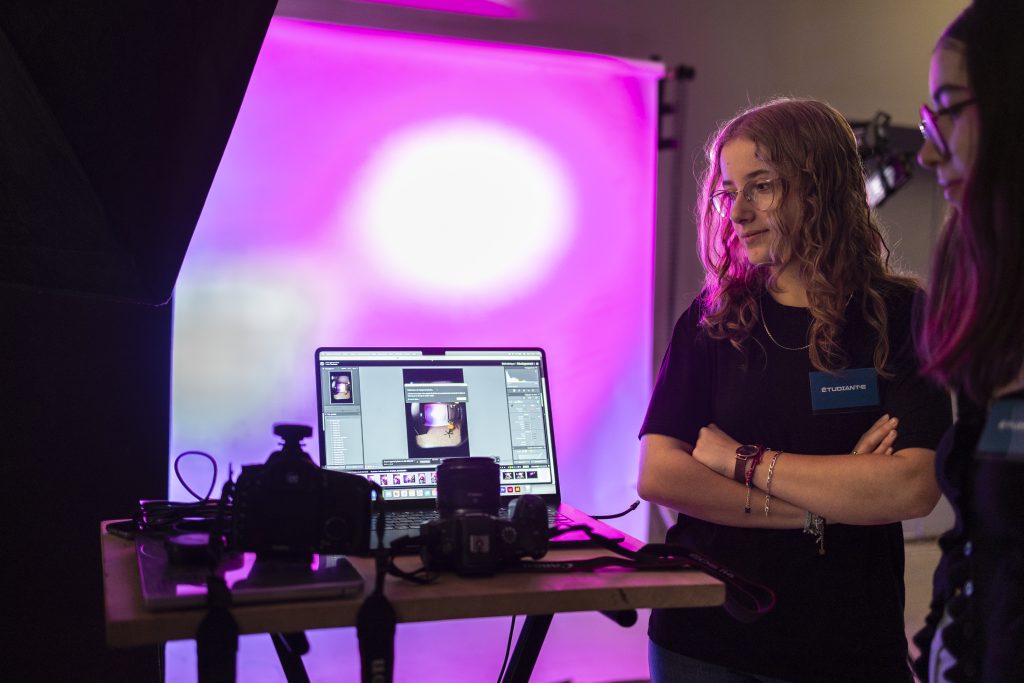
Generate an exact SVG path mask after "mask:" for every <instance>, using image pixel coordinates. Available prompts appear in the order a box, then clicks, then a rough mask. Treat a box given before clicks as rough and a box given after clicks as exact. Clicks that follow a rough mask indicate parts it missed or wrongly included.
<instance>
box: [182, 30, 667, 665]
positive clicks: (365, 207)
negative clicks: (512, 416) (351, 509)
mask: <svg viewBox="0 0 1024 683" xmlns="http://www.w3.org/2000/svg"><path fill="white" fill-rule="evenodd" d="M660 74H661V70H660V68H657V67H655V66H653V65H650V64H642V63H633V62H629V61H625V60H620V59H614V58H610V57H601V56H595V55H583V54H568V53H562V52H557V51H553V50H543V49H532V48H530V49H527V48H515V47H504V46H496V45H491V44H477V43H472V42H468V41H461V40H444V39H436V38H429V39H428V38H423V37H413V36H407V35H399V34H394V33H386V32H377V31H371V30H357V29H350V28H343V27H338V26H330V25H321V24H313V23H304V22H299V21H293V20H286V19H275V20H274V21H273V22H272V24H271V27H270V31H269V33H268V35H267V38H266V41H265V43H264V46H263V50H262V52H261V54H260V58H259V61H258V63H257V65H256V68H255V71H254V73H253V76H252V79H251V82H250V85H249V89H248V91H247V94H246V98H245V102H244V103H243V105H242V108H241V111H240V114H239V117H238V121H237V123H236V125H235V128H234V130H233V132H232V136H231V140H230V143H229V144H228V147H227V150H226V151H225V154H224V158H223V160H222V162H221V165H220V168H219V169H218V172H217V176H216V179H215V180H214V183H213V186H212V188H211V191H210V194H209V197H208V199H207V202H206V206H205V208H204V211H203V215H202V217H201V219H200V221H199V224H198V226H197V228H196V231H195V237H194V239H193V241H192V244H191V245H190V247H189V252H188V255H187V257H186V260H185V263H184V265H183V268H182V272H181V274H180V277H179V279H178V285H177V289H176V292H175V327H174V334H175V337H174V375H173V398H172V404H173V405H172V410H173V415H172V435H171V448H172V453H175V454H176V453H178V452H181V451H184V450H190V449H200V450H204V451H207V452H210V453H211V454H213V455H214V456H215V457H216V458H217V460H218V462H219V465H220V481H219V482H218V488H217V491H219V484H221V483H223V480H224V478H225V477H226V475H227V471H228V464H229V463H230V464H231V465H232V466H233V469H234V473H235V474H236V475H237V473H238V471H239V467H240V466H241V465H243V464H250V463H257V462H263V461H264V460H265V459H266V457H267V456H268V455H269V453H270V452H271V451H272V450H275V449H276V447H277V444H276V439H275V438H274V437H273V435H272V433H271V425H272V424H273V423H275V422H283V421H295V422H301V423H306V424H310V425H312V424H315V420H316V406H315V402H316V390H315V384H314V372H313V351H314V349H315V348H316V347H318V346H346V345H350V346H376V345H380V346H385V345H387V346H437V347H443V346H512V345H519V346H540V347H543V348H544V349H545V350H546V351H547V353H548V360H549V364H550V376H551V382H552V395H553V398H552V402H553V414H554V419H555V434H556V435H557V438H556V440H557V449H558V457H559V465H560V470H561V473H562V480H563V484H564V490H565V497H566V499H567V500H568V501H569V502H570V503H573V504H575V505H577V506H578V507H580V508H582V509H585V510H588V511H591V512H594V513H601V512H612V511H617V510H620V509H623V508H625V507H626V506H627V505H628V504H629V503H630V502H631V501H632V500H634V498H635V497H636V492H635V473H636V471H637V452H638V445H637V440H636V432H637V430H638V428H639V425H640V423H641V421H642V419H643V414H644V410H645V407H646V405H647V400H648V397H649V392H650V373H651V359H650V349H651V306H652V291H651V283H652V279H653V278H652V263H653V236H654V169H655V162H656V158H655V155H656V121H657V111H656V109H657V101H656V100H657V97H656V79H657V78H658V77H659V76H660ZM417 188H420V189H422V188H429V189H428V190H427V191H420V190H417ZM608 416H614V419H609V417H608ZM431 419H433V416H431ZM445 419H447V416H445ZM306 446H307V448H306V450H307V451H309V452H311V453H312V454H313V456H314V458H315V457H316V448H317V445H316V443H315V441H313V440H311V441H310V442H309V443H307V444H306ZM203 464H204V463H202V462H200V461H199V459H191V460H187V461H183V462H182V467H181V469H182V472H183V475H184V476H185V477H186V478H187V480H188V481H189V482H190V484H191V485H192V488H194V489H202V488H203V487H204V486H205V485H206V482H207V481H208V478H209V468H208V466H207V467H203ZM171 481H172V484H171V492H170V495H171V497H172V498H173V499H176V500H187V499H188V498H189V497H188V495H187V494H186V493H185V491H184V489H183V488H182V487H181V486H180V484H178V482H177V481H176V480H175V477H174V475H173V473H172V475H171ZM621 522H622V523H621V524H620V527H621V528H623V529H624V530H626V531H628V532H629V533H632V534H634V535H637V536H643V535H644V534H645V527H646V517H645V516H644V514H643V513H642V509H641V511H639V512H635V513H633V514H632V515H630V516H629V517H626V518H624V519H623V520H621ZM443 628H452V629H454V628H456V626H455V625H454V623H453V625H451V626H441V625H431V632H432V633H433V632H434V630H436V629H443ZM506 630H507V627H506ZM339 637H342V636H339ZM344 637H345V638H347V637H349V636H344ZM168 653H169V654H168V661H169V664H172V663H173V660H174V657H180V650H173V652H172V649H169V650H168ZM174 653H179V654H174ZM271 656H272V651H271ZM498 656H500V654H499V655H498ZM268 666H269V667H270V668H274V667H275V666H276V665H274V664H273V663H272V662H271V664H269V665H268ZM353 666H354V665H353ZM403 666H405V667H406V668H405V669H404V670H405V671H409V672H410V674H412V673H413V672H415V674H414V676H413V678H410V679H409V680H418V681H431V680H448V677H449V676H450V674H451V671H450V670H444V668H443V667H435V669H436V670H435V671H434V673H436V674H437V676H438V677H437V678H430V676H426V677H424V673H423V671H422V670H420V669H419V668H418V667H415V666H413V665H411V664H409V663H408V660H407V663H406V664H402V662H401V657H400V662H399V668H400V670H402V667H403ZM169 668H170V667H169ZM188 668H189V667H187V666H186V667H185V670H186V671H187V670H188ZM486 668H487V675H488V676H490V675H491V674H493V672H491V671H490V668H492V667H491V664H490V662H488V663H487V664H486ZM353 671H355V669H354V668H353ZM478 673H480V672H478ZM171 678H173V677H171ZM471 678H472V676H471ZM185 679H186V680H187V675H186V678H185ZM474 680H475V678H474Z"/></svg>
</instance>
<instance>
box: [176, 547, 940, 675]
mask: <svg viewBox="0 0 1024 683" xmlns="http://www.w3.org/2000/svg"><path fill="white" fill-rule="evenodd" d="M906 552H907V581H906V583H907V609H906V624H907V633H908V635H910V634H913V633H914V632H916V631H917V629H918V628H920V624H922V623H923V621H924V616H925V614H926V612H927V607H928V600H929V598H930V595H931V575H932V571H933V569H934V567H935V563H936V562H937V561H938V558H939V551H938V546H937V545H936V544H935V542H934V540H926V541H914V542H909V543H908V544H907V551H906ZM510 623H511V619H510V618H495V619H475V620H464V621H447V622H435V623H431V624H401V625H399V627H398V633H397V635H396V638H395V650H396V653H397V657H396V661H395V681H396V683H413V682H415V683H435V682H436V683H441V682H444V683H450V682H451V681H473V682H475V681H496V680H497V679H498V673H499V671H500V670H501V663H502V659H503V657H504V654H505V645H506V643H507V641H508V632H509V625H510ZM646 624H647V614H646V613H641V615H640V620H639V622H638V623H637V624H636V625H635V626H633V627H631V628H622V627H620V626H618V625H616V624H614V623H612V622H611V621H610V620H608V619H606V618H605V617H603V616H601V615H600V614H592V613H573V614H559V615H557V616H556V617H555V619H554V620H553V622H552V624H551V630H550V631H549V632H548V637H547V639H546V641H545V643H544V648H543V650H542V651H541V654H540V659H539V660H538V661H537V666H536V668H535V669H534V675H533V678H532V680H533V681H535V682H536V683H625V682H627V681H646V680H647V659H646V657H647V636H646ZM521 626H522V618H520V619H518V620H517V621H516V627H515V628H516V631H517V632H518V630H519V628H520V627H521ZM308 636H309V640H310V645H311V652H310V653H309V654H308V655H306V656H305V657H304V658H303V660H304V661H305V664H306V669H307V671H308V672H309V676H310V680H311V681H313V682H314V683H315V682H316V681H327V680H332V681H334V680H358V677H359V651H358V645H357V643H356V638H355V630H354V629H331V630H323V631H311V632H309V634H308ZM195 671H196V669H195V643H194V642H192V641H187V642H186V641H183V642H176V643H170V644H169V645H168V649H167V681H168V682H171V683H191V682H192V681H195V680H196V673H195ZM238 680H239V681H242V682H245V683H264V682H266V683H279V682H281V683H283V682H284V680H285V679H284V676H283V674H282V673H281V667H280V665H279V663H278V661H277V657H276V655H275V653H274V649H273V647H272V646H271V644H270V639H269V638H268V637H267V636H265V635H260V636H245V637H243V638H242V639H241V643H240V648H239V655H238Z"/></svg>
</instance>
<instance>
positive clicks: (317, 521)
mask: <svg viewBox="0 0 1024 683" xmlns="http://www.w3.org/2000/svg"><path fill="white" fill-rule="evenodd" d="M274 433H275V434H277V435H278V436H280V437H281V438H282V439H284V444H283V445H282V447H281V450H280V451H276V452H274V453H272V454H271V455H270V457H269V458H268V459H267V462H266V463H265V464H263V465H246V466H244V467H242V472H241V474H239V476H238V481H237V482H235V487H234V494H233V504H232V515H231V520H232V524H231V527H232V528H231V545H232V547H234V548H236V549H238V550H246V551H252V552H256V553H257V554H260V555H307V554H310V553H326V554H331V555H359V554H364V555H365V554H368V553H369V552H370V518H371V504H372V490H373V486H372V484H370V482H368V481H367V480H366V479H364V478H362V477H360V476H357V475H354V474H348V473H345V472H334V471H331V470H325V469H321V468H320V467H318V466H317V465H315V464H314V463H313V460H312V459H311V458H310V457H309V455H308V454H307V453H306V452H305V451H303V450H302V445H301V441H302V439H304V438H307V437H309V436H311V435H312V433H313V430H312V428H310V427H308V426H306V425H290V424H279V425H275V426H274Z"/></svg>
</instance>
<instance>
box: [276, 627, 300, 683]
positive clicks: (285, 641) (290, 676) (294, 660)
mask: <svg viewBox="0 0 1024 683" xmlns="http://www.w3.org/2000/svg"><path fill="white" fill-rule="evenodd" d="M294 636H295V634H293V633H289V634H281V633H271V634H270V639H271V640H272V641H273V642H274V649H275V650H277V658H278V659H280V660H281V668H282V669H283V670H284V677H285V679H287V681H288V683H309V674H307V673H306V666H305V665H304V664H303V663H302V656H301V655H300V654H299V653H298V652H297V651H296V650H295V649H292V647H291V643H290V642H289V639H292V638H294ZM302 640H303V641H305V640H306V638H305V635H303V637H302ZM296 644H297V645H299V644H301V643H296ZM308 650H309V643H308V642H307V643H306V651H308Z"/></svg>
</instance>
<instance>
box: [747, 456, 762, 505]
mask: <svg viewBox="0 0 1024 683" xmlns="http://www.w3.org/2000/svg"><path fill="white" fill-rule="evenodd" d="M763 455H764V449H763V448H762V449H761V450H760V451H759V452H758V454H757V455H755V456H754V457H752V458H751V459H750V468H749V469H748V470H747V472H746V476H745V477H744V483H745V484H746V485H747V501H746V502H745V503H744V504H743V512H745V513H747V514H748V515H749V514H750V492H751V491H752V490H753V489H754V470H756V469H757V466H758V465H759V464H760V463H761V457H762V456H763Z"/></svg>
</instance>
